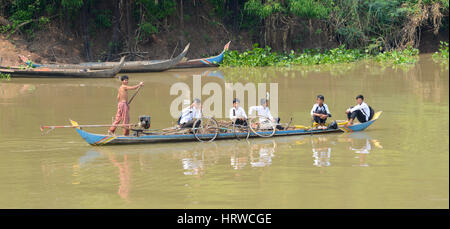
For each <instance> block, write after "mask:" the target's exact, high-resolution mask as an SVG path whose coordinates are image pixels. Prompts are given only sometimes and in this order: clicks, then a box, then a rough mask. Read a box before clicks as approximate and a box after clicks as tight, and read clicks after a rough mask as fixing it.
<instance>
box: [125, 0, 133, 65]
mask: <svg viewBox="0 0 450 229" xmlns="http://www.w3.org/2000/svg"><path fill="white" fill-rule="evenodd" d="M132 1H133V0H125V19H126V27H127V28H126V29H127V46H128V51H129V52H130V57H131V60H134V59H135V58H134V51H135V50H134V47H135V42H134V36H133V28H132V26H131V4H132Z"/></svg>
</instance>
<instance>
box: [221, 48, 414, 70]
mask: <svg viewBox="0 0 450 229" xmlns="http://www.w3.org/2000/svg"><path fill="white" fill-rule="evenodd" d="M418 54H419V50H417V49H415V48H412V47H407V48H405V49H402V50H392V51H384V52H377V53H371V52H370V51H369V50H368V49H365V50H361V49H346V48H345V47H344V46H339V47H338V48H334V49H329V50H321V49H306V50H304V51H303V52H294V51H291V52H290V53H277V52H272V51H271V48H270V47H268V46H266V47H265V48H259V47H258V45H255V47H254V48H253V50H248V51H245V52H238V51H228V52H227V53H226V54H225V58H224V62H223V64H222V65H223V66H253V67H256V66H258V67H264V66H291V65H317V64H336V63H350V62H355V61H358V60H362V59H373V60H375V61H378V62H384V63H392V64H394V65H397V64H412V63H415V62H416V60H417V55H418Z"/></svg>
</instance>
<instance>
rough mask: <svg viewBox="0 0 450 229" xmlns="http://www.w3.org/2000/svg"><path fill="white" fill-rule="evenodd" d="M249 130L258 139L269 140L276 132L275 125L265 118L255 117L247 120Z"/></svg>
mask: <svg viewBox="0 0 450 229" xmlns="http://www.w3.org/2000/svg"><path fill="white" fill-rule="evenodd" d="M249 127H250V130H251V131H252V132H253V133H254V134H256V135H257V136H259V137H263V138H269V137H272V136H273V135H274V134H275V132H276V130H277V129H276V128H275V127H276V124H275V123H273V122H272V120H270V119H269V118H267V117H264V116H256V117H252V118H250V120H249Z"/></svg>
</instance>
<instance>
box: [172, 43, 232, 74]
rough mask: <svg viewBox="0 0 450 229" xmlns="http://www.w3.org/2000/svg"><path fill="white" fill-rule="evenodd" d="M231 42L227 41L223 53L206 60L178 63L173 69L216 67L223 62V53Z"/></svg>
mask: <svg viewBox="0 0 450 229" xmlns="http://www.w3.org/2000/svg"><path fill="white" fill-rule="evenodd" d="M230 43H231V41H229V42H228V43H227V44H226V45H225V47H224V48H223V51H222V52H221V53H220V54H219V55H217V56H212V57H208V58H200V59H192V60H188V61H182V62H179V63H178V64H177V65H175V67H174V68H204V67H217V66H219V64H220V63H222V61H223V56H224V54H225V52H226V51H227V50H228V48H229V46H230Z"/></svg>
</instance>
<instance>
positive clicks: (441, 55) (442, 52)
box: [433, 41, 449, 60]
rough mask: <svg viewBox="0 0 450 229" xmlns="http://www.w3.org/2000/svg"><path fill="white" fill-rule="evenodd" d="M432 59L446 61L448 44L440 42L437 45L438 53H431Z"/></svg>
mask: <svg viewBox="0 0 450 229" xmlns="http://www.w3.org/2000/svg"><path fill="white" fill-rule="evenodd" d="M433 59H446V60H448V59H449V57H448V42H445V41H441V42H440V44H439V51H437V52H435V53H433Z"/></svg>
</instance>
